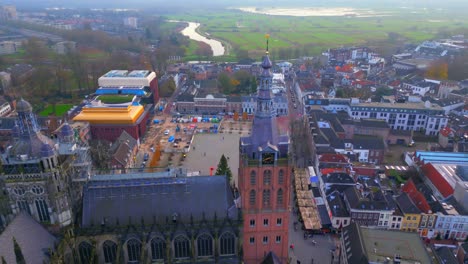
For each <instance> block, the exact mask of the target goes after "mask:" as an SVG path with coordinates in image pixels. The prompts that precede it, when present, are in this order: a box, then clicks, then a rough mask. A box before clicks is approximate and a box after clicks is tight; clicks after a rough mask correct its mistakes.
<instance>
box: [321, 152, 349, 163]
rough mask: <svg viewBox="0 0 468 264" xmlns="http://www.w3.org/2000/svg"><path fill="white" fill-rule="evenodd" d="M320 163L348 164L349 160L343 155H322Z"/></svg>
mask: <svg viewBox="0 0 468 264" xmlns="http://www.w3.org/2000/svg"><path fill="white" fill-rule="evenodd" d="M319 162H340V163H348V158H346V157H345V156H343V155H341V154H330V153H326V154H322V155H320V157H319Z"/></svg>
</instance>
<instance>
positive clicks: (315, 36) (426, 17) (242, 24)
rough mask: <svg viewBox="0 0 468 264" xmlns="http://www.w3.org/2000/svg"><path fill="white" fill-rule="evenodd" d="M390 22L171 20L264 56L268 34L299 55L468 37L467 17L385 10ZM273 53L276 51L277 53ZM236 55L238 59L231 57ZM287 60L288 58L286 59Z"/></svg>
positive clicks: (231, 13) (228, 12) (229, 17)
mask: <svg viewBox="0 0 468 264" xmlns="http://www.w3.org/2000/svg"><path fill="white" fill-rule="evenodd" d="M380 12H382V13H385V14H386V15H385V16H375V17H372V16H368V17H367V16H365V17H359V16H302V17H297V16H280V15H264V14H254V13H249V12H242V11H240V10H236V9H224V10H223V11H219V12H207V11H206V10H203V11H201V10H200V11H197V10H192V11H191V12H190V14H189V13H180V14H173V15H170V16H169V17H170V19H175V20H181V21H193V22H199V23H201V24H202V26H201V28H200V30H201V31H202V32H207V33H209V34H210V35H211V36H212V37H214V38H217V39H221V40H224V41H226V42H228V43H229V44H230V45H232V47H233V49H232V52H234V53H235V52H239V51H240V50H242V51H249V52H255V51H257V52H260V51H261V50H263V49H264V46H265V44H264V43H265V40H264V34H265V33H269V34H270V35H271V38H270V43H271V46H272V47H274V49H276V50H281V49H289V50H294V49H296V50H298V51H296V53H312V54H317V53H319V52H320V51H323V50H326V49H327V48H329V47H338V46H343V45H359V44H365V43H367V42H368V41H380V42H384V43H385V42H387V41H388V42H392V41H395V39H392V38H391V37H389V33H392V34H391V36H397V38H398V39H399V40H401V41H404V42H410V43H416V42H420V41H422V40H427V39H432V38H436V37H443V36H446V35H450V34H456V33H462V32H467V31H468V21H466V19H464V17H463V15H462V14H459V15H457V14H456V13H450V15H449V12H448V11H440V10H439V11H438V12H434V10H432V11H430V10H423V9H421V10H416V11H415V10H413V9H411V10H403V9H394V10H380ZM274 49H273V51H274ZM231 55H233V54H231ZM280 57H283V56H280Z"/></svg>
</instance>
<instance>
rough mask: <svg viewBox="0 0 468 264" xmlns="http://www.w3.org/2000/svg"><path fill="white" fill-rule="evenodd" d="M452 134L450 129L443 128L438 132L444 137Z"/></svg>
mask: <svg viewBox="0 0 468 264" xmlns="http://www.w3.org/2000/svg"><path fill="white" fill-rule="evenodd" d="M451 133H452V129H450V127H444V128H442V129H441V130H440V134H441V135H442V136H444V137H448V136H449V135H450V134H451Z"/></svg>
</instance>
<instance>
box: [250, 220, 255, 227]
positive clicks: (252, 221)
mask: <svg viewBox="0 0 468 264" xmlns="http://www.w3.org/2000/svg"><path fill="white" fill-rule="evenodd" d="M254 226H255V219H250V227H254Z"/></svg>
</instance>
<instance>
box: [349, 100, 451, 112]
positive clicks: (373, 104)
mask: <svg viewBox="0 0 468 264" xmlns="http://www.w3.org/2000/svg"><path fill="white" fill-rule="evenodd" d="M350 106H351V107H375V108H399V109H416V110H444V109H443V108H442V107H440V106H439V105H437V104H431V107H429V108H427V107H425V105H424V102H421V103H409V102H406V103H380V102H370V103H357V104H351V105H350Z"/></svg>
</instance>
